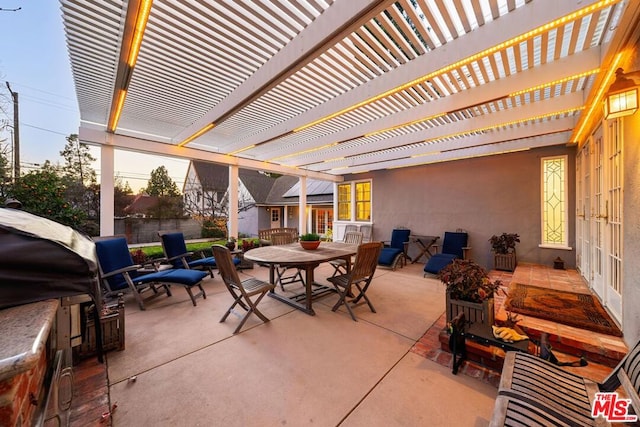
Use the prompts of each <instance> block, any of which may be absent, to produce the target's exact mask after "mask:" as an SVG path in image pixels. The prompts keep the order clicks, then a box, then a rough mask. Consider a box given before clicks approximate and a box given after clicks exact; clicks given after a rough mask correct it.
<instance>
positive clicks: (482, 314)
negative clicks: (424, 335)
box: [438, 258, 502, 325]
mask: <svg viewBox="0 0 640 427" xmlns="http://www.w3.org/2000/svg"><path fill="white" fill-rule="evenodd" d="M438 279H440V280H441V281H442V283H444V284H445V285H446V287H447V290H446V309H447V321H448V322H450V321H451V320H452V319H453V318H454V317H455V316H457V315H458V313H460V312H462V311H463V312H464V313H465V317H466V318H467V320H468V321H471V322H480V323H485V324H487V325H493V318H494V316H493V296H494V294H495V293H496V292H497V291H498V290H499V289H500V287H501V286H502V282H501V281H500V280H496V281H494V282H492V281H491V280H490V279H489V275H488V274H487V270H485V269H484V268H482V267H481V266H480V265H478V264H476V263H475V262H473V261H471V260H466V259H460V258H456V259H454V260H453V262H452V263H451V264H449V265H447V266H446V267H444V268H443V269H442V270H440V272H439V273H438Z"/></svg>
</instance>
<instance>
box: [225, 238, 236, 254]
mask: <svg viewBox="0 0 640 427" xmlns="http://www.w3.org/2000/svg"><path fill="white" fill-rule="evenodd" d="M225 246H226V247H227V248H229V250H230V251H233V250H235V249H236V238H235V237H233V236H231V237H229V240H227V243H225Z"/></svg>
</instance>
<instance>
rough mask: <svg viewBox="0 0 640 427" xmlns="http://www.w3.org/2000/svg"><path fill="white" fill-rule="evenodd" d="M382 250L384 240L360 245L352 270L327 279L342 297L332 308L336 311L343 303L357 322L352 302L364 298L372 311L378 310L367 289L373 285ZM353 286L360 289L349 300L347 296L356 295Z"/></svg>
mask: <svg viewBox="0 0 640 427" xmlns="http://www.w3.org/2000/svg"><path fill="white" fill-rule="evenodd" d="M381 250H382V242H370V243H363V244H361V245H360V246H358V252H356V259H355V261H354V263H353V266H352V268H351V271H350V272H349V273H348V274H341V275H339V276H334V277H329V278H328V279H327V280H328V281H329V282H330V283H331V284H332V285H333V287H334V288H335V289H336V291H337V292H338V295H340V299H339V300H338V302H337V303H336V304H335V305H334V306H333V308H332V309H331V310H332V311H336V310H337V309H338V308H339V307H340V306H341V305H344V306H345V307H346V308H347V311H348V312H349V314H350V315H351V318H352V319H353V320H355V321H356V322H357V321H358V319H356V315H355V314H354V313H353V310H352V308H351V306H350V305H349V304H350V303H352V304H354V305H356V304H358V302H359V301H360V300H361V299H364V300H365V302H366V303H367V305H368V306H369V309H371V311H372V312H374V313H375V312H376V309H375V308H374V307H373V304H371V301H370V300H369V298H368V297H367V295H366V292H367V289H369V286H370V285H371V280H372V279H373V274H374V273H375V272H376V267H377V265H378V257H379V256H380V251H381ZM353 287H355V288H356V289H357V290H358V294H357V295H355V296H354V297H353V299H352V300H351V301H347V298H348V297H350V296H351V295H354V290H353Z"/></svg>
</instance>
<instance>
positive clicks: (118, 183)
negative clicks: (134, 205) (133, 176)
mask: <svg viewBox="0 0 640 427" xmlns="http://www.w3.org/2000/svg"><path fill="white" fill-rule="evenodd" d="M132 200H133V190H131V187H130V186H129V182H128V181H126V182H124V183H123V182H122V178H120V177H119V176H116V177H115V181H114V186H113V205H114V206H113V208H114V214H115V216H120V217H123V216H125V215H126V214H125V212H124V208H126V207H127V206H129V204H131V201H132Z"/></svg>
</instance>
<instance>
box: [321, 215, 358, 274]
mask: <svg viewBox="0 0 640 427" xmlns="http://www.w3.org/2000/svg"><path fill="white" fill-rule="evenodd" d="M347 227H348V226H347ZM342 242H343V243H348V244H351V245H361V244H362V233H360V232H359V231H347V232H346V233H345V234H344V239H343V240H342ZM329 264H331V265H332V266H333V268H334V270H333V274H332V275H331V277H334V276H335V275H336V274H338V273H340V274H345V273H346V272H347V270H348V269H349V267H350V263H347V260H345V259H334V260H332V261H329Z"/></svg>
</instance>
